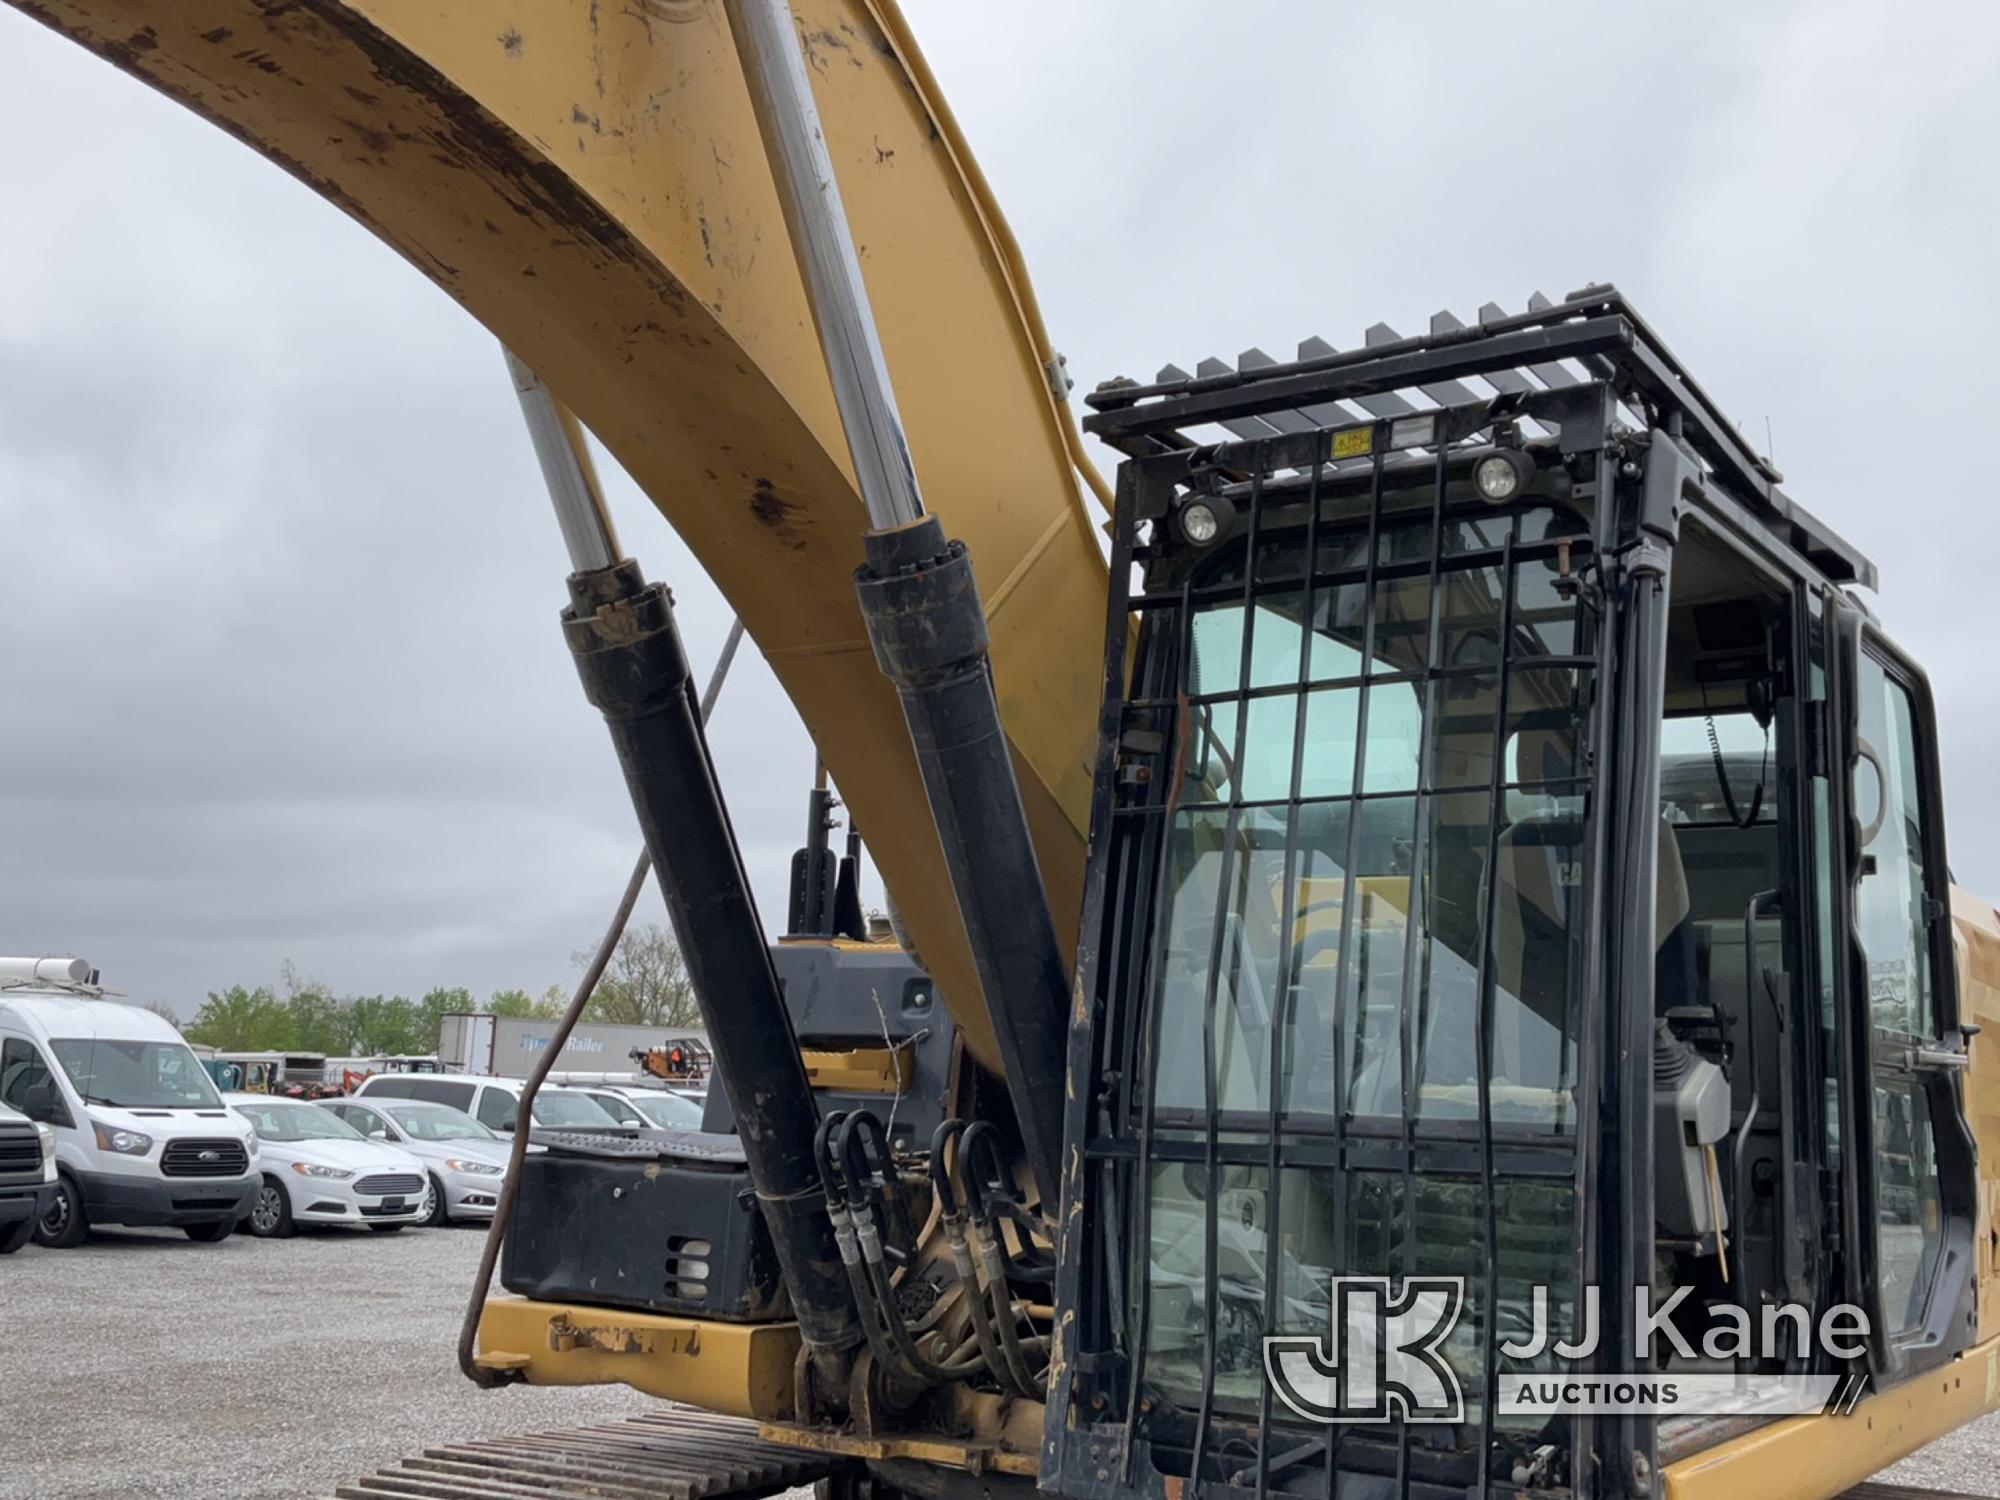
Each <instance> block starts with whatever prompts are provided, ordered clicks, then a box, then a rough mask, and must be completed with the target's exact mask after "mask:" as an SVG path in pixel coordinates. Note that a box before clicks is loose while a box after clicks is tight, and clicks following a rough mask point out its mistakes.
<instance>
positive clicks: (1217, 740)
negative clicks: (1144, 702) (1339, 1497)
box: [1128, 503, 1595, 1409]
mask: <svg viewBox="0 0 2000 1500" xmlns="http://www.w3.org/2000/svg"><path fill="white" fill-rule="evenodd" d="M1580 530H1581V526H1580V524H1579V522H1578V520H1577V518H1576V517H1574V516H1573V515H1570V514H1568V513H1565V512H1559V511H1557V510H1554V509H1551V508H1548V507H1540V506H1534V507H1528V506H1524V507H1518V508H1501V509H1495V508H1493V507H1487V506H1481V507H1479V508H1477V509H1476V510H1475V509H1468V508H1463V507H1445V506H1441V507H1439V508H1437V509H1433V508H1432V507H1431V506H1430V505H1429V504H1428V503H1426V504H1425V505H1424V506H1422V507H1421V508H1414V507H1413V508H1411V509H1408V510H1405V511H1402V512H1401V513H1393V512H1390V513H1383V514H1378V515H1377V517H1375V518H1374V520H1373V521H1372V522H1370V521H1369V520H1368V518H1367V517H1366V513H1365V508H1364V512H1363V515H1362V516H1361V517H1360V518H1359V519H1352V520H1348V521H1346V522H1344V523H1335V524H1327V522H1326V520H1325V519H1323V521H1322V524H1321V525H1320V526H1319V528H1317V532H1318V534H1317V537H1316V541H1315V543H1314V545H1313V552H1312V555H1310V556H1309V555H1308V538H1307V528H1306V527H1305V526H1303V525H1300V526H1297V527H1295V528H1293V529H1289V530H1287V531H1275V530H1273V531H1267V532H1266V533H1265V534H1264V535H1263V536H1262V537H1261V538H1260V541H1259V546H1258V549H1257V553H1256V556H1255V559H1254V562H1252V561H1249V560H1247V559H1246V558H1245V556H1244V549H1243V548H1241V547H1239V548H1238V549H1237V550H1236V553H1235V555H1234V556H1233V557H1230V556H1228V555H1224V556H1222V557H1220V558H1218V560H1217V561H1216V562H1215V563H1213V564H1211V566H1210V567H1209V569H1208V571H1207V572H1206V574H1205V575H1197V576H1196V577H1195V578H1194V580H1193V581H1192V583H1191V584H1190V585H1188V586H1187V587H1186V588H1185V589H1184V590H1182V589H1176V590H1175V592H1176V593H1178V594H1179V596H1180V599H1181V600H1184V601H1185V613H1184V614H1182V615H1181V619H1180V620H1175V619H1174V618H1173V617H1174V615H1175V614H1176V613H1177V611H1175V610H1173V609H1171V608H1165V609H1160V610H1157V611H1155V614H1154V619H1153V621H1151V622H1149V625H1150V633H1149V636H1148V637H1147V640H1148V646H1147V654H1148V658H1149V659H1150V662H1151V664H1152V665H1151V667H1150V669H1149V670H1150V673H1151V680H1150V681H1148V682H1147V683H1146V684H1145V686H1144V692H1145V695H1146V696H1147V697H1148V698H1150V699H1152V700H1155V701H1165V702H1169V703H1171V704H1172V705H1173V708H1172V713H1173V718H1174V721H1175V722H1174V734H1173V736H1172V740H1171V742H1172V744H1173V747H1174V748H1173V751H1172V765H1171V769H1170V779H1169V781H1168V785H1167V787H1166V788H1165V789H1164V792H1154V793H1151V794H1150V796H1151V800H1150V804H1149V805H1147V806H1144V807H1143V808H1141V807H1135V808H1134V809H1133V812H1134V813H1135V814H1139V815H1143V817H1144V818H1146V819H1147V820H1149V821H1148V823H1147V824H1146V825H1145V826H1148V827H1150V828H1152V829H1157V833H1152V834H1149V835H1147V837H1149V838H1152V839H1157V840H1158V842H1157V843H1156V844H1154V845H1153V847H1154V848H1155V849H1156V851H1157V852H1156V853H1152V854H1147V855H1144V856H1142V857H1143V858H1144V859H1145V860H1146V861H1147V862H1148V863H1149V864H1150V865H1151V868H1152V870H1153V871H1156V872H1157V873H1156V874H1153V875H1152V876H1151V878H1152V879H1154V880H1155V881H1156V882H1157V884H1156V885H1155V887H1154V890H1153V892H1152V894H1151V897H1150V905H1151V908H1152V913H1153V919H1152V931H1151V936H1150V938H1149V939H1148V942H1149V944H1150V951H1149V952H1148V953H1146V954H1145V955H1144V968H1143V979H1142V991H1141V992H1142V995H1143V1003H1144V1011H1143V1013H1142V1015H1143V1020H1142V1024H1141V1026H1140V1027H1139V1028H1138V1029H1137V1030H1136V1031H1135V1033H1134V1034H1133V1035H1132V1036H1131V1038H1130V1041H1129V1043H1128V1045H1130V1046H1131V1047H1133V1048H1134V1052H1133V1053H1132V1055H1131V1065H1132V1068H1133V1076H1134V1077H1136V1078H1141V1079H1144V1080H1146V1082H1145V1084H1144V1085H1143V1087H1142V1088H1140V1089H1139V1090H1136V1091H1135V1092H1134V1094H1133V1095H1132V1096H1131V1099H1130V1109H1131V1112H1132V1121H1131V1127H1132V1128H1133V1129H1134V1130H1135V1131H1136V1132H1137V1133H1138V1134H1140V1135H1141V1136H1145V1135H1150V1136H1151V1137H1152V1140H1153V1144H1152V1146H1151V1148H1150V1152H1151V1156H1152V1166H1151V1167H1150V1169H1149V1173H1148V1176H1149V1179H1150V1180H1149V1182H1148V1184H1147V1189H1148V1191H1147V1197H1148V1199H1149V1202H1148V1203H1147V1205H1146V1208H1145V1211H1144V1215H1145V1218H1144V1221H1145V1224H1146V1228H1145V1229H1144V1230H1142V1231H1141V1233H1142V1234H1143V1235H1144V1237H1145V1238H1144V1240H1142V1241H1141V1243H1142V1244H1145V1245H1146V1248H1147V1252H1148V1253H1147V1254H1146V1257H1145V1269H1144V1272H1143V1275H1144V1276H1145V1278H1146V1280H1147V1281H1149V1282H1150V1287H1149V1289H1148V1293H1147V1295H1146V1296H1145V1297H1144V1298H1143V1299H1142V1308H1143V1312H1142V1314H1141V1315H1142V1316H1143V1318H1144V1320H1145V1321H1144V1324H1143V1325H1142V1326H1143V1340H1144V1344H1145V1346H1146V1350H1147V1364H1146V1375H1147V1378H1148V1379H1149V1380H1153V1381H1156V1382H1158V1383H1160V1384H1161V1385H1163V1386H1164V1387H1165V1388H1166V1389H1168V1390H1169V1391H1170V1392H1173V1393H1174V1394H1175V1395H1176V1396H1177V1398H1180V1399H1194V1398H1196V1397H1197V1396H1198V1393H1199V1392H1200V1391H1201V1390H1202V1388H1203V1386H1204V1384H1205V1383H1206V1381H1207V1379H1208V1378H1210V1377H1207V1376H1205V1373H1204V1369H1203V1365H1204V1362H1205V1361H1207V1362H1209V1363H1210V1367H1211V1368H1212V1370H1213V1375H1212V1381H1213V1385H1212V1389H1213V1391H1214V1395H1215V1397H1216V1399H1217V1401H1218V1403H1219V1404H1220V1405H1222V1406H1224V1407H1239V1408H1246V1409H1247V1408H1248V1407H1254V1405H1255V1403H1256V1400H1257V1398H1258V1393H1259V1391H1260V1390H1261V1388H1262V1383H1263V1370H1262V1365H1261V1359H1260V1341H1259V1338H1258V1337H1257V1336H1256V1335H1257V1331H1258V1329H1259V1328H1260V1326H1261V1325H1262V1324H1263V1321H1264V1317H1265V1308H1266V1307H1267V1306H1269V1305H1273V1304H1274V1305H1275V1307H1276V1310H1277V1316H1278V1320H1279V1326H1280V1327H1281V1328H1282V1329H1284V1330H1285V1331H1288V1332H1289V1331H1295V1330H1296V1331H1307V1330H1313V1329H1318V1330H1323V1329H1324V1328H1325V1326H1326V1322H1327V1318H1328V1313H1329V1308H1328V1295H1329V1293H1328V1288H1329V1283H1330V1280H1331V1278H1332V1277H1334V1276H1335V1275H1341V1274H1383V1273H1389V1272H1399V1273H1402V1274H1411V1273H1417V1274H1429V1275H1439V1276H1457V1277H1463V1278H1465V1284H1466V1286H1467V1295H1468V1299H1469V1301H1470V1304H1471V1309H1472V1312H1473V1314H1474V1316H1471V1317H1468V1318H1466V1319H1464V1320H1463V1321H1461V1323H1460V1324H1459V1325H1458V1328H1457V1330H1456V1331H1455V1332H1454V1334H1453V1335H1452V1338H1451V1341H1450V1342H1449V1343H1448V1345H1447V1346H1446V1348H1445V1350H1444V1353H1445V1354H1446V1357H1447V1358H1448V1359H1450V1360H1451V1362H1452V1363H1453V1364H1454V1365H1455V1366H1457V1367H1458V1368H1459V1369H1460V1370H1461V1371H1462V1372H1464V1373H1465V1374H1466V1375H1468V1376H1470V1377H1472V1378H1471V1380H1470V1381H1469V1389H1470V1390H1472V1391H1475V1392H1476V1391H1478V1390H1479V1388H1480V1386H1479V1381H1478V1378H1477V1377H1478V1374H1479V1372H1480V1371H1481V1369H1482V1366H1483V1362H1484V1359H1485V1353H1486V1351H1485V1348H1484V1344H1485V1338H1486V1333H1485V1330H1487V1329H1490V1328H1491V1327H1492V1326H1493V1320H1494V1318H1495V1316H1496V1314H1497V1316H1498V1317H1499V1318H1500V1319H1502V1320H1503V1321H1510V1322H1511V1321H1512V1320H1513V1319H1514V1318H1515V1316H1516V1314H1517V1313H1519V1314H1522V1315H1524V1314H1525V1305H1523V1306H1522V1307H1520V1308H1516V1307H1514V1306H1512V1305H1511V1304H1512V1301H1513V1298H1512V1295H1511V1294H1512V1291H1513V1288H1514V1285H1515V1284H1518V1285H1520V1286H1526V1285H1528V1284H1529V1283H1531V1282H1540V1283H1543V1284H1545V1285H1549V1286H1551V1287H1554V1288H1557V1289H1558V1290H1557V1291H1556V1292H1555V1294H1554V1295H1555V1297H1556V1298H1557V1299H1558V1302H1560V1300H1561V1298H1562V1295H1563V1294H1562V1293H1561V1291H1560V1290H1559V1289H1560V1288H1561V1287H1562V1286H1564V1285H1565V1284H1567V1283H1568V1282H1569V1281H1570V1280H1571V1279H1572V1266H1573V1262H1574V1251H1575V1243H1576V1242H1575V1231H1574V1227H1573V1225H1574V1204H1573V1197H1572V1193H1571V1189H1570V1181H1571V1177H1572V1172H1573V1161H1574V1158H1573V1149H1574V1146H1573V1143H1574V1136H1575V1130H1576V1120H1575V1112H1574V1104H1573V1085H1574V1080H1575V1071H1576V1058H1575V1045H1574V1036H1575V1030H1576V1015H1575V999H1574V989H1573V985H1572V978H1573V974H1572V968H1573V956H1574V950H1575V946H1576V945H1575V942H1574V941H1573V939H1574V936H1575V934H1576V933H1577V932H1578V931H1579V930H1580V928H1581V927H1582V925H1583V919H1582V906H1581V903H1582V901H1583V899H1584V897H1585V893H1586V883H1585V879H1584V873H1583V860H1584V849H1585V830H1586V808H1587V797H1586V795H1585V794H1586V782H1585V779H1584V775H1583V771H1584V761H1583V757H1582V754H1581V748H1582V745H1583V741H1584V736H1585V733H1586V726H1587V724H1588V721H1589V715H1590V709H1591V704H1592V693H1593V688H1594V677H1595V674H1594V671H1593V667H1594V658H1593V653H1594V650H1595V638H1594V628H1593V624H1592V617H1591V615H1590V611H1589V610H1588V608H1587V607H1586V606H1585V604H1584V603H1583V602H1582V599H1581V595H1580V593H1579V591H1578V590H1576V589H1574V588H1572V587H1570V586H1569V582H1570V576H1569V575H1570V568H1571V558H1570V553H1571V552H1572V550H1574V551H1575V552H1577V553H1579V554H1580V553H1581V552H1582V551H1583V550H1584V549H1585V547H1586V545H1587V541H1586V539H1585V538H1583V537H1582V536H1580V535H1578V533H1579V532H1580ZM1246 572H1248V573H1249V574H1250V575H1251V576H1249V577H1248V578H1247V579H1246V577H1245V576H1244V575H1245V573H1246ZM1163 602H1164V601H1163ZM1139 847H1141V848H1144V847H1146V846H1145V845H1143V844H1142V845H1140V846H1139ZM1482 1037H1484V1039H1485V1048H1484V1053H1485V1055H1484V1056H1483V1057H1482V1055H1481V1046H1480V1041H1481V1038H1482ZM1482 1086H1483V1092H1484V1094H1485V1097H1486V1099H1487V1101H1488V1111H1487V1116H1488V1122H1489V1124H1488V1128H1490V1130H1491V1131H1492V1138H1493V1139H1494V1141H1496V1142H1504V1143H1507V1146H1508V1149H1509V1151H1510V1155H1509V1157H1508V1158H1507V1160H1508V1163H1509V1164H1508V1165H1506V1166H1503V1167H1501V1168H1500V1169H1499V1170H1497V1171H1496V1173H1495V1176H1494V1178H1493V1180H1492V1185H1491V1187H1490V1188H1488V1187H1483V1186H1482V1183H1481V1179H1480V1176H1479V1175H1478V1166H1477V1161H1478V1155H1479V1153H1478V1151H1477V1149H1476V1147H1477V1142H1478V1140H1479V1138H1480V1133H1481V1129H1482V1119H1481V1115H1482V1110H1481V1096H1482ZM1210 1132H1214V1134H1215V1139H1216V1140H1217V1141H1218V1142H1221V1143H1225V1144H1224V1145H1223V1146H1221V1147H1219V1148H1217V1149H1218V1152H1219V1155H1220V1159H1221V1162H1222V1165H1221V1167H1220V1174H1219V1177H1215V1176H1213V1173H1214V1171H1215V1169H1213V1168H1211V1167H1210V1166H1209V1165H1207V1162H1208V1159H1209V1157H1208V1151H1209V1148H1207V1147H1206V1146H1205V1145H1204V1142H1205V1141H1206V1140H1207V1139H1208V1138H1209V1135H1210ZM1274 1135H1275V1136H1277V1137H1278V1138H1279V1140H1280V1141H1281V1142H1282V1143H1284V1144H1281V1145H1280V1146H1279V1147H1278V1149H1276V1150H1270V1149H1269V1148H1267V1147H1266V1145H1265V1144H1263V1143H1264V1142H1266V1141H1269V1140H1271V1138H1272V1137H1273V1136H1274ZM1326 1137H1332V1138H1333V1139H1334V1140H1336V1141H1339V1140H1345V1141H1346V1142H1348V1143H1350V1144H1349V1145H1347V1146H1346V1147H1344V1148H1342V1147H1337V1146H1335V1147H1329V1146H1328V1145H1326V1144H1317V1145H1315V1144H1313V1142H1314V1139H1315V1138H1322V1139H1323V1138H1326ZM1253 1142H1254V1143H1255V1144H1254V1145H1253V1144H1252V1143H1253ZM1398 1142H1403V1143H1407V1144H1406V1145H1398V1144H1397V1143H1398ZM1292 1143H1296V1144H1292ZM1357 1143H1359V1144H1357ZM1361 1145H1365V1147H1366V1149H1361V1148H1360V1147H1361ZM1329 1149H1332V1150H1335V1151H1337V1152H1339V1153H1340V1154H1339V1155H1336V1156H1335V1157H1333V1158H1332V1160H1338V1161H1344V1162H1345V1163H1346V1165H1345V1166H1343V1167H1339V1168H1336V1167H1333V1166H1331V1165H1325V1164H1322V1163H1325V1162H1327V1161H1328V1160H1329V1158H1328V1157H1327V1155H1326V1153H1327V1151H1328V1150H1329ZM1267 1151H1268V1157H1267ZM1524 1152H1528V1153H1533V1154H1532V1155H1527V1154H1522V1153H1524ZM1232 1157H1233V1158H1234V1159H1235V1160H1237V1161H1238V1162H1244V1161H1248V1160H1251V1159H1254V1160H1256V1161H1258V1162H1264V1161H1266V1160H1267V1159H1270V1160H1276V1161H1277V1162H1278V1164H1279V1169H1280V1170H1279V1174H1278V1175H1279V1179H1280V1180H1278V1181H1276V1182H1273V1181H1270V1180H1269V1173H1268V1171H1267V1169H1265V1168H1264V1167H1261V1166H1256V1167H1253V1166H1250V1165H1229V1164H1228V1163H1229V1161H1230V1160H1231V1158H1232ZM1406 1157H1407V1162H1408V1167H1407V1169H1406V1166H1405V1161H1406ZM1489 1194H1490V1195H1491V1200H1492V1207H1493V1209H1494V1210H1495V1212H1496V1213H1497V1216H1498V1219H1499V1221H1500V1222H1502V1223H1506V1224H1509V1225H1514V1226H1520V1227H1519V1228H1518V1229H1516V1230H1513V1231H1510V1236H1509V1238H1508V1240H1507V1241H1506V1242H1505V1243H1503V1244H1502V1245H1501V1246H1500V1257H1501V1264H1500V1265H1498V1266H1496V1267H1492V1268H1489V1267H1488V1266H1487V1265H1486V1264H1485V1261H1484V1248H1483V1241H1484V1235H1483V1228H1484V1223H1485V1215H1486V1210H1487V1207H1488V1201H1489ZM1211 1200H1217V1201H1216V1202H1215V1203H1213V1204H1212V1203H1211ZM1212 1209H1218V1210H1219V1211H1212ZM1413 1219H1414V1221H1415V1222H1416V1223H1417V1224H1418V1225H1419V1226H1421V1232H1420V1234H1419V1235H1418V1236H1417V1239H1416V1241H1415V1243H1414V1245H1413V1244H1412V1243H1411V1241H1410V1239H1409V1238H1408V1235H1409V1225H1410V1224H1411V1222H1412V1220H1413ZM1536 1226H1539V1228H1537V1227H1536ZM1267 1229H1268V1234H1267ZM1269 1234H1275V1235H1276V1236H1277V1237H1278V1239H1279V1244H1278V1245H1276V1246H1271V1245H1269V1244H1268V1243H1267V1241H1268V1236H1269ZM1210 1246H1212V1248H1210ZM1273 1252H1275V1253H1273ZM1412 1259H1413V1260H1414V1264H1410V1263H1409V1262H1410V1261H1411V1260H1412ZM1211 1262H1212V1263H1211ZM1494 1273H1497V1274H1498V1275H1500V1276H1501V1277H1503V1278H1505V1282H1506V1283H1507V1284H1508V1295H1507V1296H1506V1297H1505V1298H1503V1301H1502V1305H1501V1306H1500V1307H1499V1308H1498V1309H1493V1308H1489V1306H1488V1305H1487V1298H1488V1293H1489V1290H1490V1287H1491V1280H1490V1277H1491V1275H1492V1274H1494ZM1272 1276H1275V1278H1276V1283H1277V1284H1276V1285H1275V1286H1274V1287H1273V1288H1272V1292H1273V1293H1274V1294H1275V1295H1274V1296H1273V1297H1272V1299H1271V1302H1270V1303H1267V1301H1266V1281H1267V1278H1269V1277H1272ZM1211 1288H1213V1291H1211V1290H1210V1289H1211ZM1218 1295H1219V1299H1220V1300H1219V1302H1218V1303H1216V1304H1213V1305H1207V1306H1204V1303H1206V1302H1207V1299H1208V1298H1209V1297H1211V1296H1218ZM1552 1316H1553V1318H1554V1320H1555V1321H1557V1322H1560V1321H1561V1320H1562V1319H1563V1318H1564V1317H1565V1316H1566V1309H1565V1308H1564V1307H1563V1306H1561V1305H1558V1306H1556V1307H1555V1308H1554V1309H1553V1310H1552ZM1211 1319H1213V1320H1214V1322H1213V1324H1211V1322H1210V1320H1211ZM1210 1327H1214V1329H1215V1333H1214V1334H1213V1335H1212V1336H1211V1335H1210V1334H1209V1333H1208V1332H1207V1330H1208V1328H1210Z"/></svg>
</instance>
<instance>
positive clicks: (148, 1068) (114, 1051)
mask: <svg viewBox="0 0 2000 1500" xmlns="http://www.w3.org/2000/svg"><path fill="white" fill-rule="evenodd" d="M49 1050H50V1051H52V1052H54V1053H55V1055H56V1061H57V1062H59V1063H61V1064H62V1070H63V1071H64V1072H65V1073H67V1074H69V1081H70V1082H71V1083H73V1084H74V1085H76V1091H77V1092H78V1093H79V1094H81V1095H83V1101H84V1103H86V1104H103V1105H108V1106H110V1107H111V1108H114V1109H217V1108H220V1107H221V1105H222V1099H221V1097H220V1096H219V1095H218V1094H217V1093H216V1092H215V1085H214V1084H212V1083H210V1082H209V1078H208V1073H207V1071H206V1070H205V1069H204V1068H203V1067H202V1065H201V1063H200V1061H199V1060H198V1059H197V1058H196V1057H195V1055H194V1053H193V1052H192V1051H190V1050H189V1048H188V1045H187V1043H185V1042H131V1041H115V1040H113V1039H111V1038H109V1037H71V1038H57V1039H55V1040H52V1041H51V1042H50V1043H49Z"/></svg>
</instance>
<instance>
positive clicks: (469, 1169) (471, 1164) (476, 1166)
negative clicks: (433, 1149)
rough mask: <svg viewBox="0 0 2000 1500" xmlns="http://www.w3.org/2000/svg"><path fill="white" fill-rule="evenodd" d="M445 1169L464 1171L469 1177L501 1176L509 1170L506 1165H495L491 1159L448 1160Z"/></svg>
mask: <svg viewBox="0 0 2000 1500" xmlns="http://www.w3.org/2000/svg"><path fill="white" fill-rule="evenodd" d="M445 1169H446V1170H447V1171H451V1172H463V1173H465V1174H466V1176H468V1177H500V1176H504V1175H505V1174H506V1170H507V1169H506V1168H505V1167H496V1166H494V1165H493V1163H492V1162H490V1161H457V1160H450V1161H447V1162H446V1163H445Z"/></svg>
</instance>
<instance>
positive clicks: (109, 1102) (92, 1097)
mask: <svg viewBox="0 0 2000 1500" xmlns="http://www.w3.org/2000/svg"><path fill="white" fill-rule="evenodd" d="M83 1102H84V1103H85V1104H101V1105H103V1106H104V1107H105V1108H106V1109H131V1108H132V1107H133V1106H132V1105H130V1104H120V1103H119V1102H118V1101H117V1100H116V1099H105V1098H102V1097H100V1096H98V1095H96V1094H85V1095H84V1096H83Z"/></svg>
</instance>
